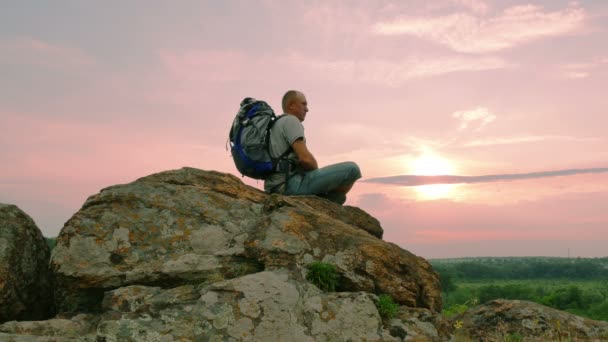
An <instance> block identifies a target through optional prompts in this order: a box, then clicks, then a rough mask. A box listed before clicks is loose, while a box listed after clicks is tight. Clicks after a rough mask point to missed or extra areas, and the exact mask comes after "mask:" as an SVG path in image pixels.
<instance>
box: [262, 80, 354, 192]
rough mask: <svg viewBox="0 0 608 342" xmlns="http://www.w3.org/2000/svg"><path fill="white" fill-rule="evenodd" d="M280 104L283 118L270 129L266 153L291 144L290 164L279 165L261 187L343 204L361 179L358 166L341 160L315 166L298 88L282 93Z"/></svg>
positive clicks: (280, 151)
mask: <svg viewBox="0 0 608 342" xmlns="http://www.w3.org/2000/svg"><path fill="white" fill-rule="evenodd" d="M282 106H283V112H284V113H285V117H284V118H281V119H280V120H278V121H277V122H276V124H275V125H274V127H273V128H272V130H271V131H270V146H269V148H270V155H271V157H273V158H278V157H279V156H281V155H283V154H284V153H285V152H286V151H287V150H288V149H289V148H290V147H291V153H289V155H288V159H289V160H290V161H292V163H285V164H283V166H282V167H279V168H278V170H276V171H275V172H274V173H273V174H272V175H270V176H269V177H268V178H267V179H266V180H265V181H264V190H265V191H266V192H269V193H273V192H278V193H283V194H285V195H318V196H321V197H325V198H327V199H329V200H330V201H333V202H336V203H338V204H344V202H346V194H347V193H348V191H349V190H350V189H351V187H352V186H353V184H354V183H355V181H356V180H357V179H359V178H361V171H360V170H359V166H357V164H355V163H353V162H343V163H338V164H333V165H329V166H326V167H322V168H319V166H318V164H317V160H316V159H315V157H314V156H313V155H312V153H310V151H309V150H308V148H307V147H306V138H305V137H304V126H303V125H302V122H303V121H304V119H305V118H306V113H307V112H308V102H306V97H305V96H304V94H303V93H301V92H299V91H296V90H290V91H288V92H287V93H285V95H284V96H283V100H282ZM286 164H289V166H287V165H286ZM286 178H287V182H286V181H285V180H286Z"/></svg>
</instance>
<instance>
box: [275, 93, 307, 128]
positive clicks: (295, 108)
mask: <svg viewBox="0 0 608 342" xmlns="http://www.w3.org/2000/svg"><path fill="white" fill-rule="evenodd" d="M281 102H282V103H281V104H282V106H283V113H285V114H291V115H293V116H295V117H296V118H298V120H300V122H302V121H304V118H306V113H307V112H308V102H306V96H304V94H303V93H302V92H300V91H297V90H290V91H288V92H286V93H285V95H283V101H281Z"/></svg>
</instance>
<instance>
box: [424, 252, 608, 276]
mask: <svg viewBox="0 0 608 342" xmlns="http://www.w3.org/2000/svg"><path fill="white" fill-rule="evenodd" d="M431 264H432V265H433V267H434V268H435V270H436V271H437V272H439V274H441V275H442V278H444V280H449V279H447V278H451V279H453V280H457V279H461V280H462V279H466V280H468V281H472V280H487V279H496V280H498V279H505V280H512V279H571V280H583V279H584V280H608V258H593V259H589V258H542V257H533V258H532V257H531V258H472V259H471V258H464V259H435V260H431Z"/></svg>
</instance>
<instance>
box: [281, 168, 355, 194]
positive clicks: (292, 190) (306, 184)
mask: <svg viewBox="0 0 608 342" xmlns="http://www.w3.org/2000/svg"><path fill="white" fill-rule="evenodd" d="M359 178H361V171H360V170H359V166H357V164H355V163H353V162H343V163H338V164H333V165H328V166H326V167H322V168H320V169H316V170H313V171H308V172H306V173H303V174H296V175H294V176H293V177H291V178H290V179H289V181H288V182H287V189H286V190H285V195H317V196H320V197H324V198H327V199H328V200H330V201H332V202H336V203H338V204H344V202H346V194H345V193H344V192H337V191H334V190H335V189H337V188H339V187H342V186H346V185H350V184H352V183H354V182H355V181H356V180H357V179H359Z"/></svg>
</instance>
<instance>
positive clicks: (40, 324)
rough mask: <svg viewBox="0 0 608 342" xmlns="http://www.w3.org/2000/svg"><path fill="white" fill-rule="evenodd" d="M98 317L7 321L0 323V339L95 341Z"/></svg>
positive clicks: (85, 316)
mask: <svg viewBox="0 0 608 342" xmlns="http://www.w3.org/2000/svg"><path fill="white" fill-rule="evenodd" d="M98 322H99V318H98V317H96V316H93V315H86V314H80V315H76V316H74V317H72V318H71V319H65V318H54V319H49V320H46V321H29V322H8V323H5V324H3V325H0V341H7V340H8V341H11V340H15V341H95V329H96V326H97V323H98Z"/></svg>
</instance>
